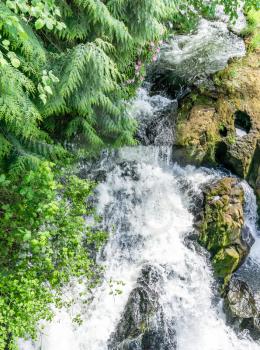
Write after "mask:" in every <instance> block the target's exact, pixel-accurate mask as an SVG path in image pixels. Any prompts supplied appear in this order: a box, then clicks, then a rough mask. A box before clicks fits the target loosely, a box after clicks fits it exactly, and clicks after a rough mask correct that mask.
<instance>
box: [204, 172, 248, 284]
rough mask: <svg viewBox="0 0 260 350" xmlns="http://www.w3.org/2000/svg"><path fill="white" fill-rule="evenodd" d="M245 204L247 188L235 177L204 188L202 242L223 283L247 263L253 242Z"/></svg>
mask: <svg viewBox="0 0 260 350" xmlns="http://www.w3.org/2000/svg"><path fill="white" fill-rule="evenodd" d="M243 205H244V191H243V188H242V186H241V185H240V183H239V181H238V180H237V179H236V178H232V177H225V178H222V179H220V180H217V181H216V182H214V183H213V184H211V185H209V186H208V187H207V188H206V189H205V192H204V206H203V210H202V213H201V221H200V223H199V231H200V235H199V241H200V243H201V244H202V245H203V246H204V247H205V248H206V249H207V250H208V251H209V252H210V253H211V256H212V264H213V267H214V270H215V273H216V275H217V276H218V277H220V278H221V279H222V280H223V281H224V283H227V282H228V280H229V279H230V277H231V275H232V273H233V272H234V271H235V270H236V269H237V268H238V267H239V266H240V265H241V264H242V263H243V262H244V260H245V258H246V256H247V255H248V253H249V250H250V246H251V245H252V242H253V239H250V238H251V234H250V232H249V229H248V228H247V227H246V226H245V225H244V211H243Z"/></svg>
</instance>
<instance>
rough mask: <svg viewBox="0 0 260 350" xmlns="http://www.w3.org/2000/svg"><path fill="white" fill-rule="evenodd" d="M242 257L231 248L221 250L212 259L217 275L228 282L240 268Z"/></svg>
mask: <svg viewBox="0 0 260 350" xmlns="http://www.w3.org/2000/svg"><path fill="white" fill-rule="evenodd" d="M239 262H240V255H239V253H238V252H237V250H236V249H235V248H234V247H232V246H230V247H228V248H223V249H220V250H219V251H218V252H217V254H216V255H215V256H214V257H213V259H212V264H213V267H214V271H215V273H216V275H217V276H218V277H220V278H222V279H224V280H225V281H228V280H229V279H230V277H231V275H232V273H233V272H234V271H235V270H236V269H237V268H238V265H239Z"/></svg>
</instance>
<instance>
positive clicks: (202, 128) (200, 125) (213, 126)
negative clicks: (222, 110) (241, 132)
mask: <svg viewBox="0 0 260 350" xmlns="http://www.w3.org/2000/svg"><path fill="white" fill-rule="evenodd" d="M183 112H184V111H183ZM215 114H216V110H215V108H214V107H212V106H210V105H208V106H207V105H199V104H198V105H195V106H194V107H192V108H191V110H190V111H189V112H188V116H187V117H186V116H185V117H184V118H183V117H182V116H181V114H179V117H178V121H177V133H176V145H175V148H174V155H175V158H178V160H181V161H182V162H187V163H192V164H196V165H200V164H202V163H206V162H210V161H214V158H215V145H216V143H217V141H219V140H220V136H219V133H218V120H217V118H215Z"/></svg>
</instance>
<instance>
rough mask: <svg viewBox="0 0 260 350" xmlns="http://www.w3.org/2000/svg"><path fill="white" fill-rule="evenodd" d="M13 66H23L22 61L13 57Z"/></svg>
mask: <svg viewBox="0 0 260 350" xmlns="http://www.w3.org/2000/svg"><path fill="white" fill-rule="evenodd" d="M11 64H12V66H13V67H15V68H19V67H20V65H21V62H20V60H19V59H18V58H17V57H12V58H11Z"/></svg>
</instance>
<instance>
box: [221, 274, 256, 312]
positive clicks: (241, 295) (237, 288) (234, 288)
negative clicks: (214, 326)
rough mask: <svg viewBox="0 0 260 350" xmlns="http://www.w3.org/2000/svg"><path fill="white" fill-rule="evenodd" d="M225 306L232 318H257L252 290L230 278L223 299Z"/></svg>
mask: <svg viewBox="0 0 260 350" xmlns="http://www.w3.org/2000/svg"><path fill="white" fill-rule="evenodd" d="M225 306H226V307H227V309H228V311H229V312H230V313H231V315H232V316H233V317H238V318H240V319H243V318H254V317H256V316H257V314H258V311H257V306H256V301H255V298H254V294H253V292H252V290H251V289H250V288H249V286H248V285H247V283H246V282H244V281H242V280H240V279H237V278H232V279H231V281H230V282H229V285H228V292H227V294H226V297H225Z"/></svg>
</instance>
